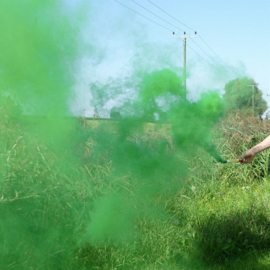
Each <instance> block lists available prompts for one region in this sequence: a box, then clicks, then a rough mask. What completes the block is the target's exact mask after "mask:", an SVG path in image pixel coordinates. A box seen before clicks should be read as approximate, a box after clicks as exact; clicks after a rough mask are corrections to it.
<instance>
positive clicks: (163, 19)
mask: <svg viewBox="0 0 270 270" xmlns="http://www.w3.org/2000/svg"><path fill="white" fill-rule="evenodd" d="M131 1H132V2H134V3H135V4H136V5H138V6H140V7H141V8H143V9H144V10H146V11H148V12H150V13H151V14H153V15H154V16H156V17H157V18H159V19H161V20H162V21H164V22H166V23H168V24H170V25H171V26H173V27H175V28H178V29H179V30H182V29H181V28H179V27H177V26H175V25H173V24H171V23H170V22H168V21H166V20H164V19H162V18H161V17H159V16H158V15H156V14H155V13H154V12H152V11H150V10H149V9H147V8H145V7H143V6H142V5H141V4H139V3H137V2H136V1H134V0H131ZM182 31H184V30H182Z"/></svg>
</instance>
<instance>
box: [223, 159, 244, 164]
mask: <svg viewBox="0 0 270 270" xmlns="http://www.w3.org/2000/svg"><path fill="white" fill-rule="evenodd" d="M238 162H239V163H243V162H244V159H241V158H238V159H228V160H226V162H225V163H238Z"/></svg>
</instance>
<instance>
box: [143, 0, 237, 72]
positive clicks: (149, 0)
mask: <svg viewBox="0 0 270 270" xmlns="http://www.w3.org/2000/svg"><path fill="white" fill-rule="evenodd" d="M148 2H150V3H151V4H152V5H154V6H155V7H156V8H158V9H159V10H161V11H162V12H164V13H165V14H167V15H168V16H170V17H171V18H173V19H174V20H176V21H177V22H179V23H181V24H182V25H184V26H186V27H187V28H189V29H190V30H193V31H195V30H194V29H192V28H191V27H189V26H188V25H186V24H184V23H183V22H181V21H179V20H177V19H176V18H175V17H173V16H172V15H170V14H169V13H168V12H166V11H165V10H163V9H162V8H160V7H159V6H157V5H156V4H154V3H153V2H152V1H151V0H148ZM198 37H199V38H200V39H201V40H202V41H203V42H204V44H205V45H206V46H207V47H208V48H209V49H210V50H211V51H212V52H213V53H214V54H215V55H216V56H217V58H218V59H219V60H220V61H221V62H222V63H223V65H225V66H226V67H227V68H228V70H229V71H230V72H232V73H234V75H237V76H239V74H237V73H236V72H234V71H232V70H231V69H230V67H228V65H227V64H226V63H225V62H224V61H223V60H222V59H221V58H220V57H219V56H218V55H217V54H216V53H215V52H214V51H213V50H212V49H211V47H210V46H209V45H208V44H207V43H206V42H205V41H204V39H203V38H202V37H201V36H200V35H199V34H198ZM194 42H195V41H194ZM195 43H196V42H195ZM206 54H207V53H206ZM207 55H208V54H207ZM208 57H210V56H209V55H208ZM210 58H211V59H212V57H210Z"/></svg>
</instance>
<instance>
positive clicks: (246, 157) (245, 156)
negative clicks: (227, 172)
mask: <svg viewBox="0 0 270 270" xmlns="http://www.w3.org/2000/svg"><path fill="white" fill-rule="evenodd" d="M255 155H256V153H255V151H254V150H253V149H249V150H248V151H247V152H245V153H244V154H243V155H242V158H241V159H243V163H251V162H252V160H253V159H254V157H255Z"/></svg>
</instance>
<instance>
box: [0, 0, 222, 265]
mask: <svg viewBox="0 0 270 270" xmlns="http://www.w3.org/2000/svg"><path fill="white" fill-rule="evenodd" d="M83 9H85V7H83ZM82 16H83V12H81V9H79V10H78V12H77V13H76V15H75V16H74V14H73V17H72V16H70V14H69V13H68V11H67V10H65V9H64V6H63V5H61V4H60V3H59V1H53V0H50V1H46V2H41V1H38V0H24V1H20V2H18V1H1V2H0V40H1V42H0V96H1V104H3V106H2V107H1V115H2V117H1V122H0V124H1V128H0V130H1V135H2V136H3V140H2V141H1V142H0V147H1V158H0V168H1V182H0V188H1V189H0V191H1V194H0V196H1V200H0V213H1V216H2V218H1V221H0V223H1V224H0V235H1V237H2V241H1V243H0V252H1V254H0V257H1V258H2V259H1V260H0V266H1V268H2V269H5V268H7V269H31V268H33V269H79V268H78V267H79V266H78V261H77V257H78V256H77V255H78V254H77V252H78V249H80V248H81V247H82V246H84V245H86V244H88V245H90V246H94V245H98V244H102V243H104V242H105V241H107V240H112V241H115V242H117V241H119V240H121V241H132V240H134V239H136V238H137V237H140V233H139V232H136V231H135V229H134V228H135V226H136V224H137V223H138V221H139V220H141V219H143V218H145V219H149V220H163V219H166V218H167V217H168V214H167V213H166V212H165V211H164V205H165V201H166V199H168V198H169V197H171V196H172V195H173V194H175V192H176V191H177V190H178V189H179V188H180V187H181V186H182V185H183V183H184V180H185V177H186V176H187V173H188V162H187V158H188V157H194V155H195V154H196V151H197V149H198V148H199V147H203V146H204V145H205V144H206V143H208V142H209V141H211V132H210V130H211V128H212V127H213V126H214V124H215V123H216V122H217V121H218V119H219V117H220V116H221V115H222V113H223V105H222V101H221V99H220V98H219V95H218V94H217V93H214V92H212V93H209V94H205V95H203V96H202V98H201V100H200V101H198V102H189V101H188V100H186V99H184V98H183V96H184V94H185V93H184V91H183V89H182V87H181V85H182V79H181V78H180V77H179V76H178V75H177V74H176V73H175V72H174V71H172V70H171V69H169V68H165V69H159V70H156V71H153V72H137V73H135V74H133V75H132V76H130V79H129V80H128V82H129V83H128V87H130V85H131V84H130V82H134V91H136V92H137V95H136V98H135V99H133V100H131V101H129V102H126V103H125V104H124V105H123V107H119V110H120V111H121V112H122V111H123V112H124V115H123V119H122V121H118V122H112V121H111V122H107V123H106V122H105V123H103V124H100V125H98V126H97V127H94V126H93V125H91V124H89V123H84V124H85V125H84V126H83V125H82V124H81V123H80V122H79V121H77V120H75V119H73V118H68V117H66V118H65V116H68V115H69V108H68V101H70V100H71V99H72V92H71V91H70V89H71V87H72V86H73V84H74V83H75V79H74V77H75V76H74V73H75V71H74V70H75V65H76V61H77V59H78V57H79V55H80V52H79V51H78V48H79V47H80V45H79V44H78V43H79V42H82V40H81V39H80V37H79V34H78V33H79V29H80V25H81V23H83V19H82ZM123 82H124V80H123ZM126 86H127V85H125V83H123V84H122V88H125V87H126ZM112 90H113V91H112ZM95 91H97V95H96V97H98V98H99V99H100V100H97V102H99V103H100V104H103V103H105V102H106V97H108V96H110V95H112V93H113V96H112V97H117V95H118V93H119V92H118V91H117V89H110V87H109V86H108V87H98V86H97V87H96V88H95ZM19 106H21V108H22V112H20V110H19V109H18V107H19ZM37 116H38V117H37ZM41 116H42V117H41ZM145 120H151V121H153V120H162V123H159V124H155V125H152V126H151V125H150V124H146V123H144V122H143V121H145Z"/></svg>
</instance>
